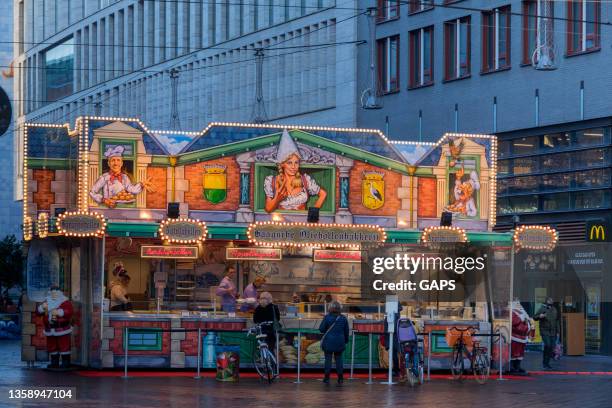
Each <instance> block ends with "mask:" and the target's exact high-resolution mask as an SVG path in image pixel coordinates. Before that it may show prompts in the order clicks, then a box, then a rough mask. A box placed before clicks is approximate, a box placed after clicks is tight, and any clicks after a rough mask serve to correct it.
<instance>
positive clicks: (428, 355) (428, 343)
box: [427, 330, 431, 381]
mask: <svg viewBox="0 0 612 408" xmlns="http://www.w3.org/2000/svg"><path fill="white" fill-rule="evenodd" d="M427 341H428V342H427V381H430V380H431V371H430V369H429V367H430V366H431V330H430V331H429V332H427Z"/></svg>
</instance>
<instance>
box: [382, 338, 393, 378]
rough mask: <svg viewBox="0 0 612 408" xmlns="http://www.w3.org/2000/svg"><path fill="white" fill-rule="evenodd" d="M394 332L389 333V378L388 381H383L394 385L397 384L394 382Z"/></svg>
mask: <svg viewBox="0 0 612 408" xmlns="http://www.w3.org/2000/svg"><path fill="white" fill-rule="evenodd" d="M393 342H394V339H393V332H390V333H389V372H388V375H389V379H388V380H387V381H383V382H382V384H387V385H393V384H395V383H394V382H393V356H394V354H393V353H394V350H393Z"/></svg>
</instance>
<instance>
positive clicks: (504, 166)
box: [497, 160, 510, 176]
mask: <svg viewBox="0 0 612 408" xmlns="http://www.w3.org/2000/svg"><path fill="white" fill-rule="evenodd" d="M497 174H498V175H500V176H507V175H509V174H510V160H500V161H498V162H497Z"/></svg>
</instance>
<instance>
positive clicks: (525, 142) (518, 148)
mask: <svg viewBox="0 0 612 408" xmlns="http://www.w3.org/2000/svg"><path fill="white" fill-rule="evenodd" d="M537 150H538V138H537V136H529V137H522V138H520V139H515V140H513V141H512V153H513V154H515V155H522V154H533V153H536V152H537Z"/></svg>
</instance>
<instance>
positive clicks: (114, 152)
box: [104, 145, 125, 159]
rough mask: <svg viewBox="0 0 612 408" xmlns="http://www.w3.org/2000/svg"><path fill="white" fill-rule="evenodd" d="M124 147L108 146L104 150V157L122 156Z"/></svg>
mask: <svg viewBox="0 0 612 408" xmlns="http://www.w3.org/2000/svg"><path fill="white" fill-rule="evenodd" d="M124 151H125V147H123V146H121V145H119V146H108V147H107V148H106V151H105V152H104V157H106V158H107V159H110V158H111V157H122V156H123V152H124Z"/></svg>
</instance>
